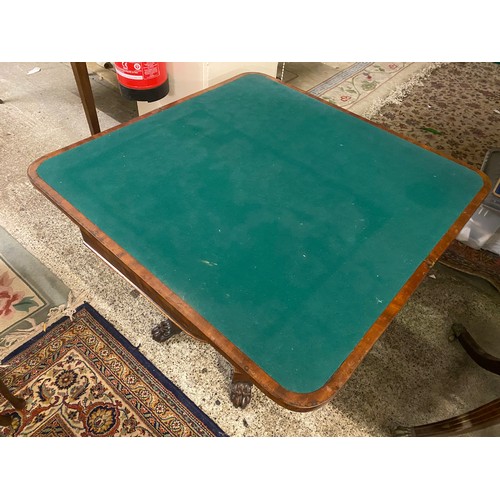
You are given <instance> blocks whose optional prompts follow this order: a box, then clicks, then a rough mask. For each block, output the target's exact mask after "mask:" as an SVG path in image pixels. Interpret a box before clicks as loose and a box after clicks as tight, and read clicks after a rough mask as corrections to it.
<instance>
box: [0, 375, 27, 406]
mask: <svg viewBox="0 0 500 500" xmlns="http://www.w3.org/2000/svg"><path fill="white" fill-rule="evenodd" d="M0 394H1V395H2V396H3V397H4V398H5V399H6V400H7V401H8V402H9V403H10V404H11V405H12V406H13V407H14V408H15V409H16V410H22V409H23V408H24V407H25V406H26V401H24V399H22V398H16V396H14V394H12V393H11V392H10V390H9V388H8V387H7V386H6V385H5V384H4V383H3V382H2V380H1V379H0Z"/></svg>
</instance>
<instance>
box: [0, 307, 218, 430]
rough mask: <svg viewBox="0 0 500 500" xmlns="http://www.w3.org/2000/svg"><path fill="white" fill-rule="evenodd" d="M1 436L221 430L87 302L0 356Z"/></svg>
mask: <svg viewBox="0 0 500 500" xmlns="http://www.w3.org/2000/svg"><path fill="white" fill-rule="evenodd" d="M3 363H4V365H7V366H6V367H4V368H3V369H2V372H1V375H2V380H3V382H4V383H5V385H6V386H7V387H9V388H10V389H11V390H12V392H13V393H14V394H15V395H16V396H17V397H21V398H23V399H24V400H25V401H26V407H25V408H24V409H23V410H14V409H13V408H12V407H11V406H10V405H9V404H8V403H7V401H5V400H4V399H3V398H1V397H0V398H1V400H0V415H10V416H11V417H12V419H13V424H12V427H0V436H36V437H41V436H49V437H55V436H64V437H69V436H101V437H104V436H105V437H111V436H130V437H131V436H177V437H187V436H203V437H208V436H225V435H226V434H225V433H224V432H223V431H222V429H220V428H219V427H218V426H217V424H215V422H213V421H212V420H211V419H210V418H209V417H207V415H205V414H204V413H203V412H202V411H201V410H200V409H199V408H198V407H197V406H196V405H195V404H194V403H193V402H192V401H191V400H190V399H188V398H187V396H186V395H185V394H183V393H182V392H181V391H180V390H179V389H178V388H177V387H176V386H175V385H174V384H173V383H172V382H171V381H170V380H169V379H167V378H166V377H165V376H164V375H163V374H162V373H161V372H159V371H158V370H157V369H156V368H155V367H154V366H153V365H152V364H151V363H149V362H148V360H147V359H146V358H145V357H144V356H143V355H142V354H141V353H139V352H138V350H137V348H134V346H133V345H132V344H130V342H129V341H128V340H127V339H125V337H123V336H122V335H121V334H120V333H119V332H118V331H117V330H115V328H114V327H113V326H112V325H110V324H109V323H108V322H107V321H106V320H105V319H104V318H102V317H101V316H100V315H99V314H98V313H97V311H95V310H94V309H93V308H92V307H91V306H90V305H89V304H87V303H85V304H83V305H82V306H80V307H79V308H78V309H77V311H76V313H75V314H74V315H73V319H70V318H62V319H61V320H59V321H58V322H56V323H54V324H53V325H52V326H51V327H49V328H48V329H47V331H46V332H45V333H44V332H42V333H40V334H39V335H38V336H36V337H35V338H33V339H31V340H30V341H28V342H27V343H26V344H24V345H23V346H21V347H20V348H18V349H17V350H15V351H14V352H12V353H11V354H10V355H9V356H7V358H5V359H4V360H3Z"/></svg>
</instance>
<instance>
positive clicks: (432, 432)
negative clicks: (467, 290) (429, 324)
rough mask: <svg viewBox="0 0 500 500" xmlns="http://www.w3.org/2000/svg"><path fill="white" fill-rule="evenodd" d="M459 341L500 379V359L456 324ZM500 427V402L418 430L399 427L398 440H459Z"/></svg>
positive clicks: (453, 330) (452, 336) (417, 428)
mask: <svg viewBox="0 0 500 500" xmlns="http://www.w3.org/2000/svg"><path fill="white" fill-rule="evenodd" d="M455 338H456V339H458V341H459V342H460V344H461V345H462V347H463V348H464V350H465V351H466V352H467V354H468V355H469V356H470V357H471V358H472V359H473V360H474V361H475V362H476V363H477V364H478V365H479V366H480V367H481V368H484V369H485V370H488V371H490V372H492V373H495V374H496V375H500V358H497V357H495V356H492V355H491V354H489V353H487V352H486V351H485V350H484V349H483V348H482V347H481V346H480V345H479V344H478V343H477V342H476V341H475V340H474V339H473V338H472V336H471V334H470V333H469V332H468V331H467V329H466V328H465V327H464V326H463V325H461V324H459V323H455V324H453V326H452V335H451V340H453V339H455ZM496 424H500V399H495V400H493V401H491V402H490V403H487V404H485V405H483V406H480V407H479V408H476V409H475V410H471V411H468V412H467V413H464V414H463V415H459V416H457V417H452V418H448V419H446V420H441V421H439V422H434V423H431V424H425V425H419V426H416V427H397V428H396V429H395V431H394V434H395V435H396V436H428V437H430V436H456V435H458V434H464V433H466V432H473V431H477V430H481V429H486V428H487V427H491V426H492V425H496Z"/></svg>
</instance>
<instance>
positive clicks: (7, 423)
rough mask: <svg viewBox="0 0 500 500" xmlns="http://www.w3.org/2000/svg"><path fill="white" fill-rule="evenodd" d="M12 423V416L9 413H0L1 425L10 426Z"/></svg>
mask: <svg viewBox="0 0 500 500" xmlns="http://www.w3.org/2000/svg"><path fill="white" fill-rule="evenodd" d="M11 425H12V417H11V416H9V415H0V426H2V427H10V426H11Z"/></svg>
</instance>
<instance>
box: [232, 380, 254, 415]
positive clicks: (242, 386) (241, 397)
mask: <svg viewBox="0 0 500 500" xmlns="http://www.w3.org/2000/svg"><path fill="white" fill-rule="evenodd" d="M251 398H252V384H251V383H250V382H234V381H233V383H232V385H231V402H232V403H233V405H234V406H235V407H236V408H241V409H244V408H246V407H247V406H248V403H250V399H251Z"/></svg>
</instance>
